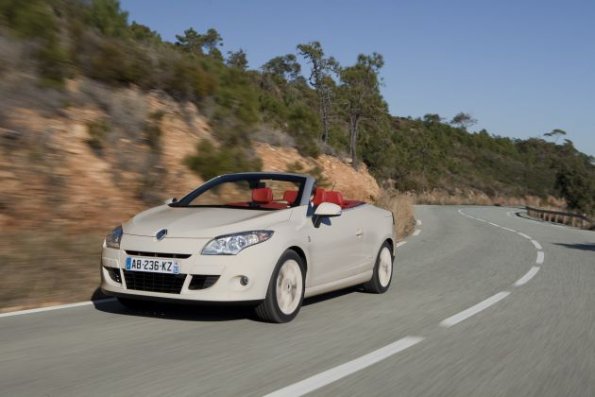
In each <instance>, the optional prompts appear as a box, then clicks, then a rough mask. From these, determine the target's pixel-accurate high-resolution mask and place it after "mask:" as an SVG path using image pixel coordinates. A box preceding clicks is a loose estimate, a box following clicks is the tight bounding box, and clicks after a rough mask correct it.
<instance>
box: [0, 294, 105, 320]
mask: <svg viewBox="0 0 595 397" xmlns="http://www.w3.org/2000/svg"><path fill="white" fill-rule="evenodd" d="M114 300H116V299H115V298H107V299H101V300H98V301H86V302H77V303H68V304H66V305H56V306H47V307H38V308H36V309H27V310H19V311H16V312H8V313H1V314H0V318H2V317H13V316H21V315H23V314H33V313H42V312H51V311H52V310H61V309H70V308H73V307H80V306H89V305H92V304H94V303H106V302H111V301H114Z"/></svg>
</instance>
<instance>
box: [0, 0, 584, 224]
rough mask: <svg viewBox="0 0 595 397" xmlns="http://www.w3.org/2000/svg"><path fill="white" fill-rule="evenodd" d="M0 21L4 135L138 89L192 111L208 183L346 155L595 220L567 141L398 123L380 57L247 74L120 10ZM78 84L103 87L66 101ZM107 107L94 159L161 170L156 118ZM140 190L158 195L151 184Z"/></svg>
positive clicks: (60, 11) (33, 0)
mask: <svg viewBox="0 0 595 397" xmlns="http://www.w3.org/2000/svg"><path fill="white" fill-rule="evenodd" d="M0 22H1V24H2V26H3V27H2V30H1V36H0V49H1V50H2V54H3V57H2V64H1V65H0V81H1V84H0V97H1V98H2V99H1V101H2V102H3V103H1V108H0V112H2V113H1V114H0V122H1V123H2V125H3V126H4V127H5V128H8V129H11V125H10V124H11V122H12V120H11V117H10V114H11V112H12V109H14V108H22V107H33V108H38V109H39V108H42V109H44V110H45V111H46V112H61V111H62V112H63V111H66V110H67V109H68V108H69V107H73V106H84V105H86V103H85V101H90V100H94V101H95V102H101V101H102V100H104V101H105V100H106V99H105V97H106V96H109V95H110V94H109V89H110V88H109V87H111V88H112V89H116V88H122V87H131V86H134V87H137V88H138V89H139V90H141V91H147V92H148V91H152V92H158V93H162V95H165V96H167V97H169V98H172V99H173V100H174V101H177V102H179V103H185V102H190V103H193V104H195V105H196V106H197V108H198V109H200V113H201V115H202V116H204V117H205V118H206V119H207V120H208V122H209V126H210V128H211V130H212V132H213V136H214V139H215V141H214V142H212V141H200V142H198V143H197V146H198V148H197V150H198V151H197V153H199V152H200V151H201V150H202V152H203V155H204V153H206V152H208V153H209V158H208V159H205V158H204V156H201V155H195V156H188V157H187V158H185V159H184V162H185V164H186V165H187V166H188V167H189V168H190V169H192V170H194V171H195V172H196V173H197V174H198V175H199V176H201V177H203V178H208V177H210V176H212V175H215V174H218V173H220V172H221V171H236V170H244V169H259V168H261V167H262V162H261V160H260V159H259V158H258V156H257V155H256V154H255V152H254V150H253V146H252V145H251V142H255V141H261V142H266V143H270V144H273V145H279V146H290V147H295V148H297V150H298V151H299V152H300V153H301V154H302V155H304V156H310V157H314V158H315V157H317V156H319V155H320V154H321V153H329V154H335V155H339V156H347V155H348V156H349V158H350V163H351V164H352V166H353V167H356V168H357V167H358V166H359V164H360V162H363V163H364V164H365V165H367V167H368V168H369V170H370V171H371V172H372V173H373V174H374V175H375V176H376V177H377V178H378V179H379V180H380V181H383V184H384V185H385V186H388V187H391V188H394V189H397V190H400V191H416V192H428V191H431V190H434V189H440V190H441V191H444V192H446V193H447V194H454V193H456V192H460V191H465V190H467V191H473V192H478V193H482V194H484V195H486V196H487V197H510V196H516V197H523V196H527V195H533V196H537V197H541V198H544V199H545V198H546V197H547V196H562V197H564V198H566V200H567V203H568V205H569V206H570V207H571V208H575V209H578V210H581V211H583V212H589V213H591V212H592V211H593V205H594V203H593V197H594V196H595V187H594V180H595V170H594V168H595V167H594V166H593V159H592V158H590V157H589V156H586V155H584V154H582V153H580V152H579V151H577V150H576V148H574V146H573V144H572V142H571V141H570V140H567V139H565V140H563V141H562V142H563V143H562V144H558V143H557V140H558V139H559V138H560V136H561V135H563V134H565V133H564V131H561V130H554V131H553V132H552V133H550V134H546V135H550V138H547V139H549V141H548V140H546V139H544V138H546V137H543V138H531V139H528V140H518V139H510V138H503V137H499V136H496V135H492V134H490V133H489V132H488V131H485V130H482V131H480V132H476V133H470V132H469V131H468V129H469V128H470V127H471V126H472V125H473V123H474V120H473V119H472V118H471V117H470V116H469V115H468V114H465V113H460V114H458V115H456V116H455V117H454V118H453V119H452V120H451V121H450V122H449V123H447V122H445V121H444V120H443V119H442V118H441V117H440V116H439V115H436V114H427V115H426V116H424V117H423V119H416V120H413V119H411V118H402V117H395V116H392V115H391V114H389V112H388V107H387V105H386V103H385V101H384V100H383V98H382V96H381V94H380V86H381V84H382V80H381V77H380V73H381V70H382V67H383V64H384V61H383V57H382V55H381V54H378V53H373V54H368V55H364V54H361V55H359V56H358V57H357V59H356V60H354V63H353V64H351V65H340V64H339V62H338V61H337V60H336V59H334V58H333V57H332V56H329V55H328V54H326V53H325V51H324V49H323V47H322V45H321V44H320V43H318V42H310V43H301V44H297V45H296V48H295V49H288V53H287V54H281V55H279V56H275V57H273V58H271V59H270V60H269V61H268V62H266V63H265V64H264V65H260V66H258V67H250V65H249V64H248V54H246V53H245V52H244V51H243V50H242V49H238V50H237V51H230V52H228V53H227V54H223V53H222V51H221V45H222V43H223V38H222V37H221V36H220V34H219V33H218V32H217V30H216V29H213V28H210V29H208V30H206V32H204V33H201V32H199V31H197V30H195V29H194V28H192V27H190V28H188V29H187V30H185V31H184V32H180V34H179V35H178V36H177V38H176V41H175V42H174V43H171V42H167V41H164V40H162V39H161V37H160V36H159V34H158V33H156V32H155V31H153V30H151V29H150V28H149V27H147V26H144V25H142V24H140V23H137V22H132V23H131V22H130V21H129V20H128V15H127V13H126V12H125V11H124V10H122V9H121V8H120V5H119V3H118V1H116V0H93V1H88V2H87V1H81V0H53V1H50V2H46V1H41V0H30V1H27V2H22V1H18V0H2V1H0ZM72 80H77V81H81V80H83V81H92V82H95V83H96V84H99V85H100V86H101V87H104V88H101V89H102V90H103V91H101V92H97V91H98V90H93V89H88V90H87V94H88V95H87V97H86V98H85V97H83V98H81V96H80V95H79V96H78V97H77V98H73V96H72V94H71V93H70V94H69V91H68V90H67V89H66V87H67V83H68V82H69V81H72ZM86 84H87V87H88V86H89V84H88V83H86ZM105 87H108V88H105ZM90 91H94V92H90ZM89 97H94V98H91V99H90V98H89ZM103 105H104V107H105V108H106V110H107V111H108V113H109V114H108V115H107V117H108V118H107V119H106V120H104V121H99V122H98V123H95V124H93V125H90V126H89V128H88V130H89V131H88V133H89V139H88V144H89V145H90V147H91V148H92V149H93V150H94V151H95V152H96V153H97V155H101V154H102V152H103V151H104V150H112V149H113V148H111V149H106V148H107V147H108V146H113V145H114V141H115V140H114V136H115V135H118V134H119V135H120V136H121V137H122V136H126V135H127V134H129V135H131V136H130V137H129V138H130V139H133V140H135V141H137V142H139V141H142V142H144V144H145V146H146V147H145V151H147V152H149V154H148V155H149V156H152V159H153V160H152V161H146V162H145V164H144V165H143V166H144V167H145V168H146V169H148V170H150V171H154V170H155V169H158V168H159V167H160V163H159V152H160V144H161V143H160V138H161V131H160V130H159V129H158V128H156V127H155V125H156V124H158V122H159V120H160V118H161V117H163V114H160V113H154V114H148V115H145V116H146V117H145V119H142V120H140V119H137V120H125V117H122V115H121V114H120V115H117V113H118V112H120V113H121V112H122V109H119V108H118V107H117V106H112V107H111V108H110V105H109V104H103ZM116 116H120V117H119V119H118V118H117V117H116ZM131 116H134V115H131ZM137 116H138V115H137ZM114 119H116V120H115V121H114ZM139 130H140V131H141V132H140V134H141V135H138V134H139V132H138V131H139ZM135 133H136V134H137V136H134V134H135ZM13 138H14V137H13ZM13 138H10V137H9V138H8V140H10V139H13ZM4 140H6V138H5V139H4ZM554 140H555V141H556V142H553V141H554ZM117 142H118V141H117V140H116V144H117ZM116 150H117V149H116ZM156 172H157V171H156ZM147 178H149V179H151V180H150V181H147V183H148V184H149V185H151V186H153V187H158V179H159V178H157V177H151V176H150V173H149V175H148V176H147ZM147 199H149V200H150V199H152V197H148V198H147Z"/></svg>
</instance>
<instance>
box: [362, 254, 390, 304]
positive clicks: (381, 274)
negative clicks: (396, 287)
mask: <svg viewBox="0 0 595 397" xmlns="http://www.w3.org/2000/svg"><path fill="white" fill-rule="evenodd" d="M392 276H393V254H392V251H391V249H390V245H389V243H388V242H384V244H382V247H380V251H379V252H378V256H377V257H376V263H375V264H374V272H373V274H372V279H371V280H370V281H368V282H367V283H365V284H364V289H365V290H366V291H368V292H372V293H374V294H382V293H384V292H386V291H387V290H388V287H390V282H391V280H392Z"/></svg>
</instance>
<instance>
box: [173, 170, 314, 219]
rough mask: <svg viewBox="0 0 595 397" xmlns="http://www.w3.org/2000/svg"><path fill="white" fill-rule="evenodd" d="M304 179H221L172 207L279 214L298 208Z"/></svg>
mask: <svg viewBox="0 0 595 397" xmlns="http://www.w3.org/2000/svg"><path fill="white" fill-rule="evenodd" d="M305 181H306V178H305V177H300V176H297V175H276V174H236V175H224V176H222V177H219V178H216V179H213V180H211V181H209V182H207V183H206V184H204V185H203V186H201V187H199V188H198V189H196V190H195V191H193V192H192V193H190V194H188V195H187V196H186V197H184V198H182V199H181V200H180V201H179V202H177V203H173V204H171V206H172V207H223V208H237V209H248V210H269V211H270V210H282V209H286V208H290V207H295V206H298V205H299V204H300V199H299V198H300V197H301V195H302V191H303V189H304V185H305Z"/></svg>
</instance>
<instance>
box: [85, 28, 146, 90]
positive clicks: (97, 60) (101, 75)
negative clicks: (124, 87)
mask: <svg viewBox="0 0 595 397" xmlns="http://www.w3.org/2000/svg"><path fill="white" fill-rule="evenodd" d="M89 51H91V54H90V60H89V62H88V63H87V64H86V65H84V67H85V68H86V70H85V72H86V73H87V74H88V75H89V76H90V77H91V78H93V79H96V80H100V81H103V82H105V83H108V84H112V85H119V84H130V83H132V84H137V85H140V86H142V87H150V86H151V85H152V84H153V74H152V70H153V69H152V67H153V65H152V62H151V59H150V58H149V57H148V56H147V55H146V54H145V52H144V51H143V50H142V49H141V48H140V47H138V46H136V45H134V44H131V43H128V44H126V43H124V42H122V41H119V40H114V39H104V40H101V41H100V42H99V43H98V47H97V48H95V49H90V50H89Z"/></svg>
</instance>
